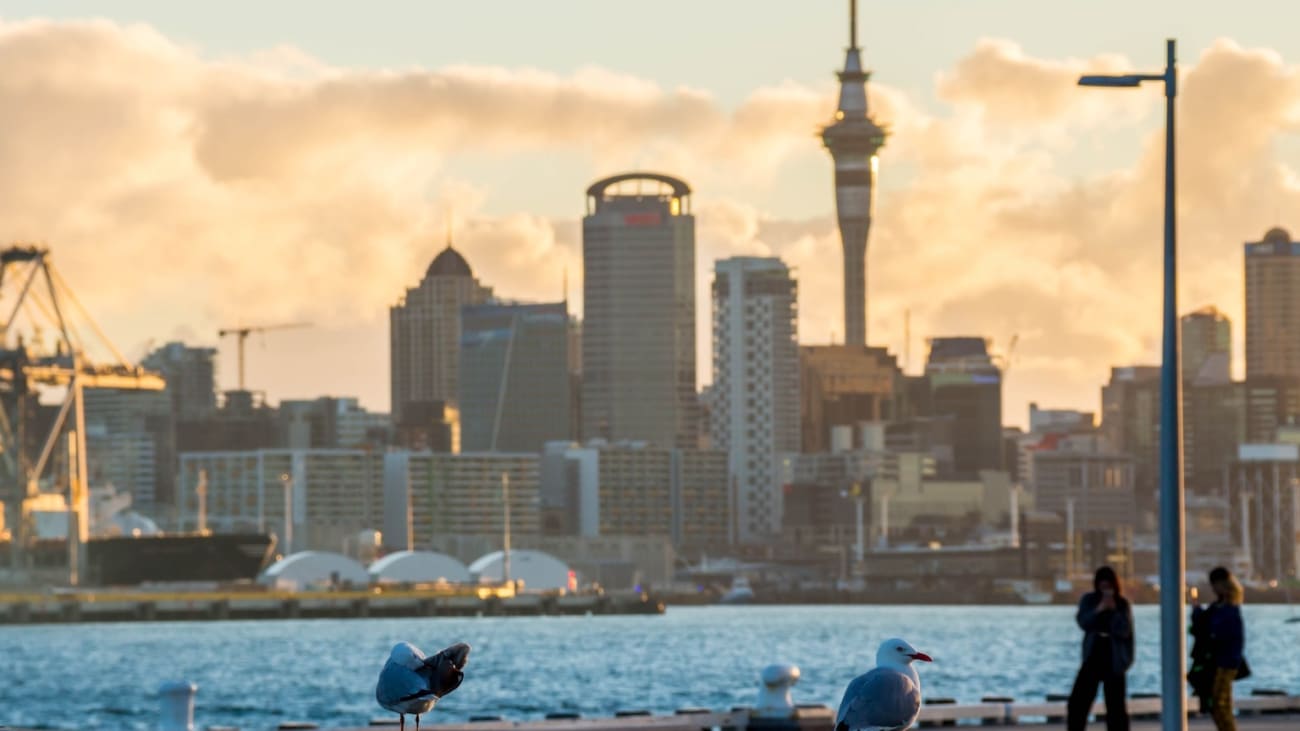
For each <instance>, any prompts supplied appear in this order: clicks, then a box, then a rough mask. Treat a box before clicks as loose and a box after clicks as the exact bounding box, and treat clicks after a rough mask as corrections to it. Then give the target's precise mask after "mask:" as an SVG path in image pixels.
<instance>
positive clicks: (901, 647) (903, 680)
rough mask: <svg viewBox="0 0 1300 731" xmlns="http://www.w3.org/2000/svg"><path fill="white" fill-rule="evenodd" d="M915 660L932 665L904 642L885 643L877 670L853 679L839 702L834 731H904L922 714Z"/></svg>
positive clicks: (919, 684)
mask: <svg viewBox="0 0 1300 731" xmlns="http://www.w3.org/2000/svg"><path fill="white" fill-rule="evenodd" d="M914 660H920V661H922V662H931V659H930V656H929V655H927V654H925V653H924V652H917V650H916V648H915V647H912V646H911V645H909V644H907V642H905V641H903V640H900V639H898V638H894V639H892V640H885V641H884V642H883V643H881V645H880V649H879V650H877V651H876V667H875V668H874V669H873V670H869V671H867V672H866V673H863V674H862V675H859V676H858V677H856V678H854V679H853V682H851V683H849V687H848V689H847V690H845V691H844V700H842V701H840V712H839V714H838V715H836V717H835V731H903V729H907V728H911V726H912V724H914V723H916V717H917V716H918V715H920V713H921V678H920V677H918V676H917V674H916V668H914V667H912V662H913V661H914Z"/></svg>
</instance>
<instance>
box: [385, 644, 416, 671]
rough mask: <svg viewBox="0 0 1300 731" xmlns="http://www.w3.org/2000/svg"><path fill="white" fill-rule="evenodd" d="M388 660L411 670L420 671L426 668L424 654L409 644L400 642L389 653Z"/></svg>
mask: <svg viewBox="0 0 1300 731" xmlns="http://www.w3.org/2000/svg"><path fill="white" fill-rule="evenodd" d="M388 660H389V661H390V662H394V663H397V664H398V665H401V666H403V667H406V668H409V669H411V670H419V669H420V668H421V667H423V666H424V653H423V652H420V649H419V648H418V647H416V646H415V645H412V644H411V643H409V642H399V643H397V644H396V645H393V651H392V652H390V653H388Z"/></svg>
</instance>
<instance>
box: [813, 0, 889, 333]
mask: <svg viewBox="0 0 1300 731" xmlns="http://www.w3.org/2000/svg"><path fill="white" fill-rule="evenodd" d="M870 76H871V74H870V73H868V72H867V71H865V70H863V68H862V53H861V51H860V50H859V49H858V3H857V0H849V48H848V51H847V52H845V55H844V70H843V71H841V72H840V73H839V77H840V103H839V107H838V108H837V109H836V110H835V121H834V122H832V123H831V124H829V125H827V126H826V127H824V128H822V142H823V143H824V144H825V145H826V149H828V150H830V152H831V159H832V160H834V161H835V211H836V214H837V215H838V217H839V222H840V239H841V240H843V242H844V342H845V344H847V345H865V344H866V342H867V233H868V231H869V230H870V229H871V211H872V200H871V194H872V192H873V191H874V188H875V185H876V151H877V150H879V149H880V148H881V146H882V145H884V144H885V130H884V129H883V128H882V127H880V126H879V125H877V124H876V123H875V122H873V121H872V120H871V117H870V116H868V114H867V79H868V78H870Z"/></svg>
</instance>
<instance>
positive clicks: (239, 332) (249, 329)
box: [217, 322, 311, 391]
mask: <svg viewBox="0 0 1300 731" xmlns="http://www.w3.org/2000/svg"><path fill="white" fill-rule="evenodd" d="M299 327H311V323H310V322H284V323H280V324H278V325H247V326H244V327H226V328H222V329H220V330H218V331H217V337H219V338H224V337H226V336H227V335H234V336H236V338H237V339H236V342H237V343H238V347H239V390H240V391H243V390H244V341H245V340H247V339H248V336H249V335H251V334H253V333H262V332H266V331H267V330H292V329H294V328H299Z"/></svg>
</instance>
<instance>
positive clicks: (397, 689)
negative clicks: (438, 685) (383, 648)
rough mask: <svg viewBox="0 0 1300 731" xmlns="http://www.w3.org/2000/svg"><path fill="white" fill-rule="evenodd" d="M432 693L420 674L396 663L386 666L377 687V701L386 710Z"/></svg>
mask: <svg viewBox="0 0 1300 731" xmlns="http://www.w3.org/2000/svg"><path fill="white" fill-rule="evenodd" d="M431 693H432V691H431V690H430V688H429V684H428V682H427V681H426V680H425V679H424V678H422V677H420V675H419V673H416V672H415V671H414V670H411V669H410V668H408V667H406V666H404V665H399V664H398V663H395V662H389V663H387V664H385V665H384V669H383V670H382V671H381V672H380V673H379V684H378V685H376V686H375V700H377V701H379V705H381V706H383V707H384V708H389V706H392V705H393V704H396V703H400V702H402V701H407V700H411V699H413V698H419V697H421V696H424V695H430V694H431ZM390 710H391V709H390Z"/></svg>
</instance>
